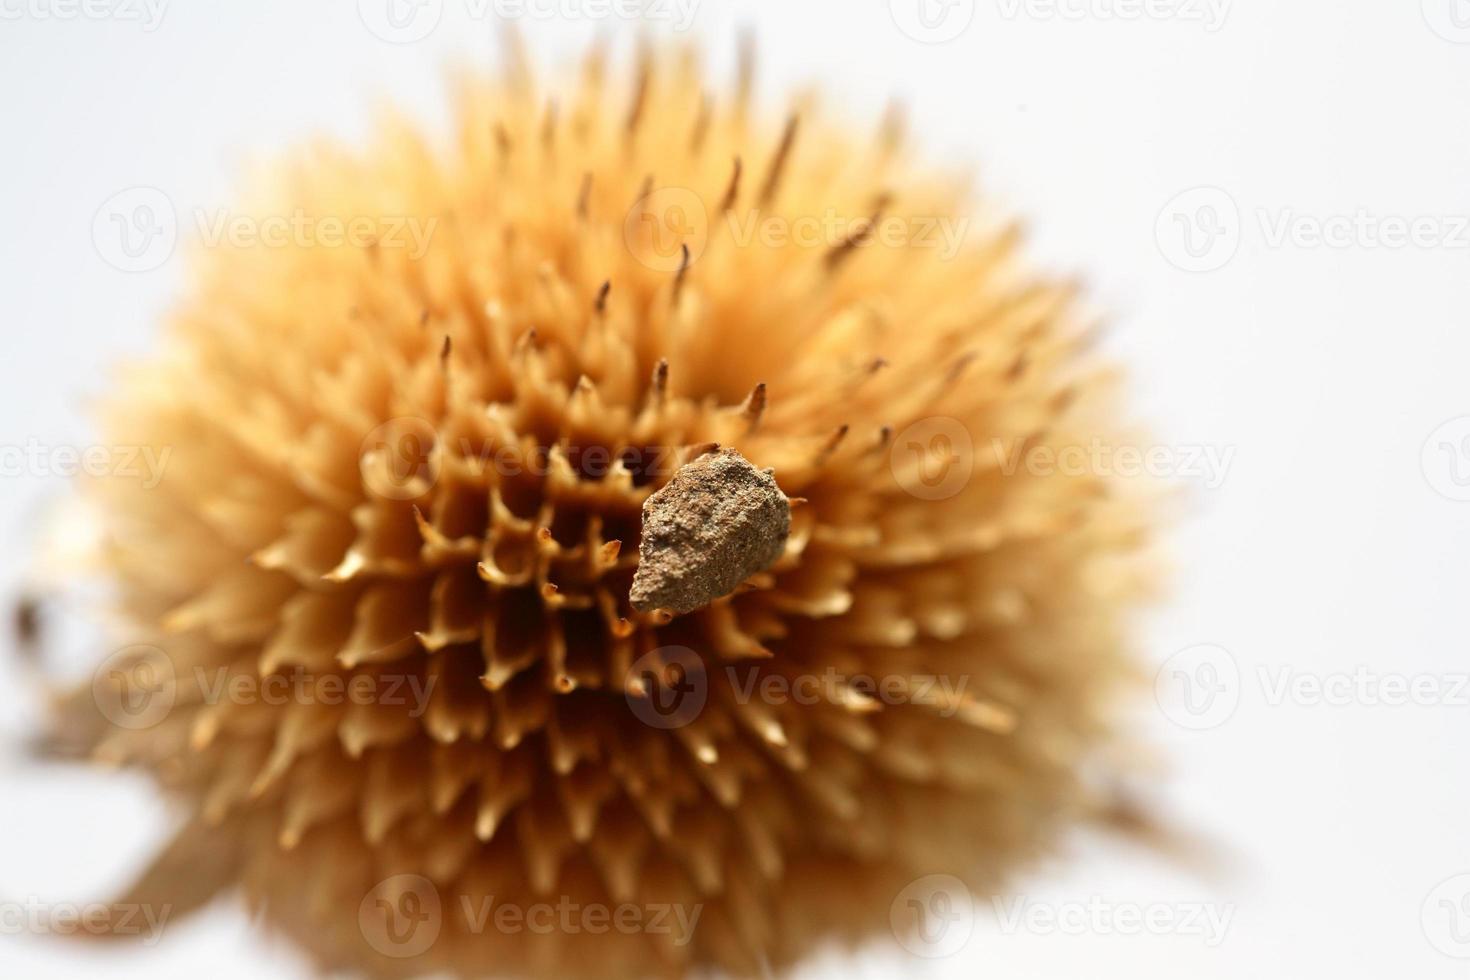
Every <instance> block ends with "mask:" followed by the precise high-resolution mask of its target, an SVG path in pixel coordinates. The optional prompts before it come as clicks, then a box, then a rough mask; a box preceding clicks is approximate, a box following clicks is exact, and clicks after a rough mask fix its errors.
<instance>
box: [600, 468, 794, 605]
mask: <svg viewBox="0 0 1470 980" xmlns="http://www.w3.org/2000/svg"><path fill="white" fill-rule="evenodd" d="M790 533H791V505H790V503H789V502H788V501H787V499H786V495H785V494H783V493H782V492H781V488H780V487H778V486H777V485H776V481H775V479H774V478H773V477H772V476H771V474H770V473H768V472H766V471H764V470H758V469H756V468H755V467H754V466H752V465H751V464H750V461H749V460H747V459H746V458H745V457H744V456H741V455H740V454H739V453H737V452H736V451H735V450H733V449H721V450H718V451H716V452H711V453H706V454H705V455H703V456H700V457H699V458H698V459H695V460H693V461H692V462H690V463H688V464H686V465H684V466H681V467H680V468H679V470H678V471H677V472H676V473H675V474H674V476H673V478H672V479H671V480H669V482H668V483H667V484H666V485H665V486H663V487H662V488H660V489H659V490H658V491H657V492H656V493H654V494H653V495H651V496H650V497H649V498H648V499H647V500H645V501H644V502H643V537H642V541H641V542H640V543H639V545H638V573H637V574H636V575H635V576H634V577H633V590H632V593H631V594H630V596H629V599H630V600H631V602H632V603H633V608H634V609H637V610H640V611H644V612H646V611H648V610H651V609H667V610H669V611H671V612H674V613H687V612H691V611H693V610H695V609H698V608H700V607H701V606H705V605H708V604H709V603H710V602H713V601H714V600H715V599H718V598H719V597H720V596H723V595H729V594H730V593H731V592H733V591H735V587H736V586H738V585H739V584H740V583H741V582H743V581H745V580H746V579H747V578H749V577H750V576H752V575H754V574H755V573H756V572H759V571H762V570H764V569H766V568H769V567H770V566H771V563H772V562H774V561H775V560H776V559H777V558H779V557H781V552H782V551H783V550H784V549H785V547H786V537H787V535H788V534H790Z"/></svg>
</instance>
